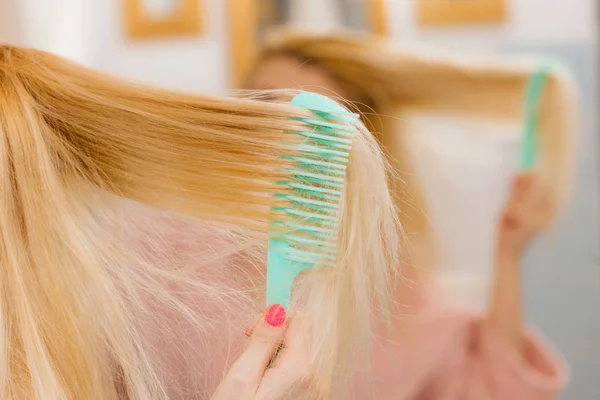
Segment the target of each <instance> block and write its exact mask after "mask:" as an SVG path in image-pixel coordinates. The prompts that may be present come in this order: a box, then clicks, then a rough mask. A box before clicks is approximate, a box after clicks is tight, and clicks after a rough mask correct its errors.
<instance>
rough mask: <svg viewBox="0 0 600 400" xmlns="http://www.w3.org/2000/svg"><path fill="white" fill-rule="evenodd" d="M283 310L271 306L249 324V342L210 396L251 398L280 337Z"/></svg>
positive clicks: (215, 398)
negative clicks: (250, 325)
mask: <svg viewBox="0 0 600 400" xmlns="http://www.w3.org/2000/svg"><path fill="white" fill-rule="evenodd" d="M284 325H285V310H284V309H283V307H281V306H279V305H275V306H271V307H270V308H269V310H267V313H266V314H265V318H264V320H263V321H260V322H259V323H258V324H256V326H254V328H253V332H252V335H251V339H250V343H249V344H248V347H247V348H246V350H245V351H244V352H243V353H242V355H241V356H240V358H238V360H237V361H236V362H235V364H233V366H232V367H231V369H230V370H229V372H228V373H227V376H226V377H225V379H223V381H222V382H221V383H220V384H219V386H218V387H217V390H216V391H215V394H214V395H213V397H212V399H211V400H231V399H237V400H250V399H255V396H256V392H257V390H258V388H259V386H260V384H261V380H262V379H263V375H264V373H265V370H266V368H267V365H268V364H269V362H270V361H271V358H272V357H273V355H274V353H275V351H276V350H277V348H278V347H279V345H280V344H281V343H282V341H283V334H284V332H285V326H284Z"/></svg>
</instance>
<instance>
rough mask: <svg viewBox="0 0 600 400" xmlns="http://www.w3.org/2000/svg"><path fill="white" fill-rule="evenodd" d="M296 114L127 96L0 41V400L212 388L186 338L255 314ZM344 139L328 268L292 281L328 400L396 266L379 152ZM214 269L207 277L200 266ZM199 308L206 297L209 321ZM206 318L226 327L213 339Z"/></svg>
mask: <svg viewBox="0 0 600 400" xmlns="http://www.w3.org/2000/svg"><path fill="white" fill-rule="evenodd" d="M304 115H306V111H304V110H300V109H296V108H294V107H291V106H289V105H285V104H269V103H262V102H258V101H252V100H244V99H232V98H228V99H224V98H212V97H200V96H191V95H185V94H181V93H174V92H170V91H165V90H159V89H153V88H150V87H146V86H142V85H134V84H131V83H128V82H124V81H120V80H117V79H114V78H111V77H108V76H104V75H103V74H100V73H97V72H94V71H91V70H88V69H85V68H83V67H80V66H78V65H76V64H74V63H71V62H68V61H66V60H63V59H61V58H58V57H56V56H53V55H51V54H47V53H44V52H41V51H36V50H31V49H21V48H16V47H11V46H0V140H1V144H0V146H1V149H0V174H1V176H0V196H1V201H0V220H1V221H2V222H1V223H0V291H1V296H0V397H1V398H5V399H15V400H17V399H18V400H21V399H39V400H41V399H57V400H58V399H90V400H91V399H102V400H110V399H113V400H116V399H118V398H128V399H132V400H150V399H167V398H179V396H181V397H186V398H195V397H196V396H198V397H202V398H204V397H206V396H208V395H209V394H210V393H209V391H210V387H212V386H214V384H215V383H216V382H213V381H212V380H211V379H210V378H209V377H207V376H204V377H203V376H198V374H196V373H195V372H194V370H193V367H194V366H197V365H199V364H202V363H204V364H206V365H208V366H209V367H211V366H212V365H213V362H212V361H211V359H210V357H211V355H212V354H211V352H210V346H208V347H207V346H206V345H203V346H201V347H202V349H203V351H204V350H206V353H202V352H195V353H193V354H192V355H188V354H186V350H185V343H184V342H186V341H188V340H189V341H194V340H195V341H198V342H199V343H201V344H205V343H206V342H207V341H208V340H210V338H211V337H212V338H214V337H215V335H217V337H219V338H222V341H223V342H225V344H224V345H223V347H221V348H220V349H224V351H227V350H228V348H229V347H230V344H231V343H230V341H232V340H233V337H234V336H236V334H237V332H243V328H245V326H243V325H242V323H246V322H250V320H243V317H242V319H241V320H240V319H239V318H238V319H235V318H232V317H231V313H229V312H227V310H234V311H237V310H238V309H239V310H240V312H241V313H245V312H248V311H249V310H250V312H248V313H247V314H245V315H248V316H250V318H252V317H253V316H254V315H256V314H255V313H253V312H252V310H253V311H256V310H257V309H260V305H261V304H264V303H263V301H264V280H262V279H260V278H258V279H255V278H253V277H251V276H250V275H251V274H250V272H249V271H250V270H252V269H258V270H259V271H260V274H262V271H263V266H264V257H263V244H264V243H265V242H266V232H267V227H268V221H269V219H270V218H271V217H272V215H271V211H270V210H271V208H272V207H273V206H277V205H281V204H279V201H281V200H278V198H277V197H274V196H273V194H274V193H276V192H277V190H278V189H277V188H278V186H277V185H275V182H276V181H278V180H281V179H289V178H290V177H289V176H287V173H286V172H283V171H285V168H284V167H285V166H286V164H285V162H286V161H285V160H286V159H285V158H282V157H280V155H285V154H291V153H293V152H294V148H295V145H296V143H297V142H296V141H297V139H295V136H296V135H292V134H290V133H289V132H290V131H294V130H297V129H306V127H304V126H299V124H300V123H299V122H297V119H291V118H290V117H298V116H304ZM358 132H359V135H357V137H356V139H355V143H354V146H353V150H352V153H351V161H350V164H349V170H348V175H347V182H346V189H345V193H344V199H343V201H342V204H341V210H342V213H341V215H342V217H341V218H342V220H341V225H340V232H339V237H340V239H339V251H340V254H341V257H340V259H339V260H338V262H337V266H336V267H335V268H314V269H313V270H311V271H309V272H308V274H307V275H306V276H304V277H303V278H302V281H301V285H300V286H299V287H298V288H297V296H296V297H297V298H298V299H299V300H298V301H300V303H297V304H299V305H298V307H300V306H302V307H303V308H304V311H305V312H306V313H307V316H308V318H309V319H310V321H311V322H312V323H311V327H312V339H313V340H312V346H311V349H310V355H311V361H312V373H311V376H310V377H309V378H310V382H311V389H312V392H311V393H312V394H311V397H310V398H326V397H327V396H328V392H329V388H330V386H331V383H332V380H333V379H334V375H336V376H338V377H343V376H347V375H345V373H344V372H343V371H345V370H344V369H343V365H342V362H341V360H342V358H344V357H345V356H348V355H350V354H353V355H354V354H356V349H361V348H368V345H367V344H368V341H369V333H370V324H369V321H370V320H371V319H372V318H373V315H374V314H377V315H381V313H384V312H385V311H386V309H387V306H388V301H389V299H390V298H391V291H392V290H394V281H395V274H396V270H397V265H398V263H399V258H398V249H397V246H398V243H399V238H398V235H399V225H398V223H397V218H396V212H395V210H394V207H393V201H392V200H391V196H390V194H389V191H388V188H387V183H386V182H387V181H386V179H387V178H386V172H385V169H386V168H385V166H386V165H385V162H384V157H383V156H382V154H381V153H380V150H379V147H378V146H377V144H376V143H375V141H374V140H373V139H372V138H371V135H370V134H368V131H367V130H366V129H364V128H363V127H359V128H358ZM367 184H368V186H369V190H365V189H364V187H365V186H366V185H367ZM216 239H218V240H216ZM217 241H221V242H222V243H223V245H222V246H221V247H216V245H215V244H214V243H216V242H217ZM197 246H200V247H204V248H205V251H204V252H202V256H201V257H200V256H199V252H198V251H196V250H195V249H196V247H197ZM182 253H183V254H185V256H182ZM224 260H229V261H230V262H228V263H227V264H226V265H227V266H226V267H223V268H224V270H223V271H219V269H218V267H219V266H220V265H221V264H220V263H217V268H216V269H215V268H213V269H209V268H208V266H209V265H215V263H216V262H221V263H222V262H224ZM211 274H213V275H214V274H216V275H217V276H218V277H219V279H212V277H211ZM223 276H226V279H221V278H223ZM231 277H233V278H231ZM227 279H229V280H231V279H235V280H236V281H239V282H237V283H236V285H233V286H232V285H228V284H226V283H225V282H228V280H227ZM207 299H209V300H210V302H212V303H215V302H216V303H217V304H218V305H217V306H215V307H212V308H210V310H211V311H208V308H207V309H205V307H204V304H205V303H204V302H205V301H207ZM199 302H200V303H201V304H202V306H199V305H198V303H199ZM215 310H216V311H215ZM219 310H226V311H219ZM245 315H244V316H245ZM216 320H219V321H223V320H225V321H226V324H225V326H226V327H227V328H229V327H230V328H231V329H230V330H225V331H223V330H219V331H218V332H215V330H214V329H212V330H211V326H212V325H213V323H214V321H216ZM149 327H150V330H148V329H149ZM219 329H220V328H219ZM210 335H212V336H210ZM149 336H152V338H149ZM189 336H193V337H194V339H189V338H188V337H189ZM170 342H174V343H175V344H174V346H175V348H176V349H178V359H177V360H178V361H177V362H178V363H183V365H184V366H185V367H186V368H187V369H188V371H187V372H186V374H187V375H188V378H186V379H188V380H185V379H183V380H182V381H178V383H177V384H175V385H171V384H170V383H169V380H170V379H171V378H172V377H170V376H169V374H172V375H175V374H176V373H175V372H172V371H169V367H170V364H169V363H168V361H165V358H164V357H162V356H161V352H164V351H165V350H164V349H163V348H162V347H161V343H162V344H165V343H168V344H171V343H170ZM179 342H181V343H182V344H181V345H180V344H179ZM198 355H200V356H201V357H206V358H208V360H195V359H191V358H192V356H198ZM161 357H162V358H161ZM167 358H168V357H167ZM214 365H215V368H217V366H219V364H218V363H217V362H216V361H215V362H214ZM222 372H223V371H221V370H219V371H217V372H216V374H217V376H219V374H220V373H222ZM348 376H349V375H348ZM177 379H179V377H177V378H176V380H177ZM336 379H337V378H336ZM181 382H184V383H181ZM178 385H179V386H178ZM181 385H188V387H181ZM172 386H177V387H176V388H173V387H172Z"/></svg>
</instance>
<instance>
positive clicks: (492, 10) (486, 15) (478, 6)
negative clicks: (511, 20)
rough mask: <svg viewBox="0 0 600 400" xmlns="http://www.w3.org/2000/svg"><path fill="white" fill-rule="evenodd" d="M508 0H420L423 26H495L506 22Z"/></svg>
mask: <svg viewBox="0 0 600 400" xmlns="http://www.w3.org/2000/svg"><path fill="white" fill-rule="evenodd" d="M507 8H508V7H507V1H506V0H418V5H417V12H418V21H419V24H420V25H421V26H457V25H473V24H494V23H502V22H504V21H505V20H506V14H507Z"/></svg>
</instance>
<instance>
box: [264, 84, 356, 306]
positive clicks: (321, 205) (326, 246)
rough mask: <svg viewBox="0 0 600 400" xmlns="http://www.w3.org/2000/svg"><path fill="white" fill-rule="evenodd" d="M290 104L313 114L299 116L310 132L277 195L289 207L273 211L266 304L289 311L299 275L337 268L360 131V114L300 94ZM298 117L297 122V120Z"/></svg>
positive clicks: (302, 133)
mask: <svg viewBox="0 0 600 400" xmlns="http://www.w3.org/2000/svg"><path fill="white" fill-rule="evenodd" d="M291 104H292V105H293V106H296V107H301V108H305V109H307V110H310V111H311V112H312V114H313V116H312V117H306V118H297V120H299V121H300V122H303V123H304V124H305V125H306V130H304V131H297V132H291V134H296V135H300V136H302V141H301V143H300V144H298V145H297V154H294V155H289V156H282V157H284V158H287V159H289V160H290V161H291V162H292V166H291V167H289V169H288V170H287V172H289V173H290V175H291V176H292V177H293V178H292V179H290V180H289V181H279V182H276V183H277V184H278V185H280V186H281V188H282V189H283V191H282V193H278V194H276V195H275V196H277V197H279V198H281V199H283V200H284V201H285V203H286V204H285V205H284V206H282V207H277V208H274V209H273V211H274V214H275V215H277V218H278V220H276V221H271V225H270V234H269V243H268V254H267V306H270V305H272V304H281V305H282V306H283V307H284V308H285V309H287V308H288V306H289V303H290V297H291V292H292V286H293V284H294V280H295V278H296V276H297V275H298V274H299V273H300V272H302V271H304V270H305V269H307V268H312V267H315V266H332V265H334V263H335V261H336V259H337V228H338V223H339V211H340V202H341V198H342V193H343V190H344V184H345V177H346V166H347V164H348V159H349V156H350V150H351V148H352V139H353V137H354V135H355V133H356V124H357V122H358V115H357V114H354V113H350V112H348V111H347V110H346V109H345V108H343V107H341V106H340V105H339V104H337V103H336V102H335V101H333V100H331V99H329V98H327V97H325V96H321V95H317V94H314V93H308V92H303V93H300V94H298V95H296V96H295V97H294V98H293V99H292V102H291ZM295 119H296V118H295Z"/></svg>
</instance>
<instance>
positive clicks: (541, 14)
mask: <svg viewBox="0 0 600 400" xmlns="http://www.w3.org/2000/svg"><path fill="white" fill-rule="evenodd" d="M507 1H508V3H509V6H508V18H507V21H506V22H505V23H503V24H501V25H488V26H476V27H467V28H465V27H459V28H451V29H448V28H443V29H439V28H435V29H432V28H428V29H422V28H421V27H420V26H419V25H418V21H417V18H416V2H415V1H412V0H387V3H388V4H387V5H388V10H389V14H390V19H391V21H392V23H390V28H391V30H392V34H393V37H394V38H396V39H398V40H406V41H427V42H433V43H439V44H443V45H448V46H452V47H459V46H460V47H465V46H466V47H475V48H495V47H499V46H503V45H507V44H516V43H519V44H523V45H526V44H539V43H553V44H558V43H573V42H581V41H582V40H583V41H595V40H596V39H595V37H596V33H595V29H596V28H595V26H596V5H595V1H594V0H507Z"/></svg>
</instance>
